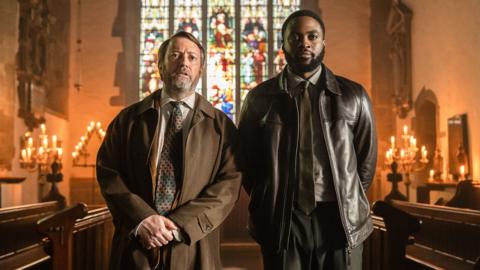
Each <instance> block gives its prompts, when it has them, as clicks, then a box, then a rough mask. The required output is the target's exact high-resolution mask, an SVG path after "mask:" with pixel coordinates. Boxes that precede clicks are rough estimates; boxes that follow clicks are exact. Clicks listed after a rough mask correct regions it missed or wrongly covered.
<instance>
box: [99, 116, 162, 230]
mask: <svg viewBox="0 0 480 270" xmlns="http://www.w3.org/2000/svg"><path fill="white" fill-rule="evenodd" d="M120 119H121V117H120V116H117V117H116V118H115V119H114V120H113V121H112V123H110V125H109V127H108V129H107V132H106V135H105V138H104V140H103V142H102V144H101V146H100V149H99V151H98V154H97V181H98V183H99V185H100V189H101V192H102V195H103V197H104V198H105V201H106V203H107V205H108V207H109V209H110V212H111V213H112V216H113V217H114V220H121V222H122V223H126V225H127V226H128V227H127V228H129V229H132V228H133V227H135V226H136V225H137V224H139V223H140V222H141V221H142V220H143V219H145V218H147V217H149V216H151V215H154V214H156V211H155V210H154V209H152V208H151V207H150V205H148V204H147V203H146V202H145V201H144V200H143V199H142V198H141V197H139V196H138V195H136V194H134V193H132V192H131V191H130V190H129V188H128V186H127V185H126V181H125V173H124V169H122V168H124V166H125V164H123V163H122V160H127V157H125V151H122V149H124V148H125V145H126V142H125V140H124V138H123V137H124V136H123V133H122V132H125V131H124V130H126V129H127V128H126V127H124V125H122V124H121V121H120ZM125 137H126V136H125Z"/></svg>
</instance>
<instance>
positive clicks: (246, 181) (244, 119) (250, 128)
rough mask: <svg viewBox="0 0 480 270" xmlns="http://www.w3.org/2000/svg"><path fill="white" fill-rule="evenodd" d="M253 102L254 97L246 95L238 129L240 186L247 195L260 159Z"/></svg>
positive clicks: (257, 122) (255, 176)
mask: <svg viewBox="0 0 480 270" xmlns="http://www.w3.org/2000/svg"><path fill="white" fill-rule="evenodd" d="M253 101H254V97H252V95H250V94H248V95H247V97H246V98H245V101H244V103H243V107H242V111H241V114H240V122H239V127H238V130H239V134H240V151H239V155H240V168H241V170H242V173H243V180H242V185H243V188H244V189H245V191H246V192H247V193H248V194H249V195H250V193H251V191H252V188H253V185H254V182H255V180H256V179H257V174H258V172H259V169H260V167H259V162H258V158H259V157H260V153H259V151H260V149H259V146H258V140H259V138H256V137H255V135H256V134H257V135H258V134H259V133H258V132H256V130H257V129H258V125H259V121H258V119H257V118H258V117H256V116H255V115H256V114H255V107H254V105H253Z"/></svg>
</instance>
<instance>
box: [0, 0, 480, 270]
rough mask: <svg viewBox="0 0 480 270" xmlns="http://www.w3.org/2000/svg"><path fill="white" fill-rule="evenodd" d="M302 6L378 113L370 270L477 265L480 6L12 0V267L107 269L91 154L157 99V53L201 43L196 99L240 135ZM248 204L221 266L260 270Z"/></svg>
mask: <svg viewBox="0 0 480 270" xmlns="http://www.w3.org/2000/svg"><path fill="white" fill-rule="evenodd" d="M301 8H304V9H311V10H314V11H316V12H317V13H319V14H321V16H322V18H323V20H324V22H325V27H326V33H325V40H326V55H325V60H324V63H325V65H327V66H328V67H329V68H331V69H332V70H334V71H335V72H336V74H338V75H341V76H345V77H347V78H350V79H352V80H354V81H356V82H359V83H360V84H362V85H363V86H364V87H365V89H366V90H367V92H368V94H369V96H370V98H371V100H372V104H373V109H374V112H375V117H376V119H375V121H376V128H377V134H378V162H377V168H376V173H375V177H374V180H373V182H372V185H371V186H370V188H369V190H368V194H367V196H368V198H369V201H370V205H371V207H372V212H371V213H372V219H373V224H374V232H373V233H372V234H371V236H370V237H369V238H368V239H367V240H366V241H365V243H364V249H363V269H480V241H478V239H480V136H479V137H477V135H478V134H480V125H478V126H477V124H478V123H480V108H479V107H477V106H479V103H480V96H479V90H478V89H477V87H480V53H479V44H480V31H479V30H478V29H479V27H480V16H479V14H480V1H477V0H457V1H448V0H441V1H438V0H422V1H417V0H237V1H235V0H208V1H207V0H177V1H173V0H171V1H170V0H104V1H95V0H75V1H73V0H72V1H71V0H55V1H54V0H2V1H0V48H1V50H0V237H1V238H2V241H0V269H107V268H108V257H109V251H110V245H111V237H112V234H113V224H112V217H111V215H110V213H109V210H108V208H107V207H106V205H105V201H104V199H103V198H102V195H101V193H100V188H99V186H98V183H97V181H96V174H95V158H96V154H97V151H98V149H99V146H100V144H101V142H102V139H103V137H104V136H105V132H106V130H107V126H108V124H109V123H110V122H111V121H112V119H113V118H114V117H115V115H117V113H118V112H120V110H122V109H123V108H125V107H126V106H128V105H131V104H133V103H135V102H138V101H140V100H142V99H143V98H145V97H146V96H148V95H149V94H151V93H152V92H153V91H155V90H156V89H159V88H161V86H162V82H161V80H160V77H159V75H158V70H157V67H156V57H157V56H156V53H157V51H158V47H159V46H160V44H161V43H162V42H163V41H164V40H165V39H166V38H168V36H170V35H172V34H174V33H175V32H177V31H180V30H184V31H187V32H190V33H192V34H193V35H194V36H195V37H197V38H198V39H199V40H200V42H201V43H202V44H203V46H204V47H205V48H206V56H207V57H206V61H207V62H206V65H205V72H203V74H202V77H201V80H200V82H199V84H198V85H197V89H196V91H197V92H198V93H200V94H202V95H203V96H204V97H205V98H206V99H207V100H208V101H210V102H211V103H212V104H213V105H214V106H215V107H216V108H218V109H220V110H222V111H223V112H224V113H225V114H226V115H227V116H228V117H230V118H231V119H232V120H233V121H234V123H235V124H238V121H239V114H240V109H241V107H242V104H243V100H244V98H245V96H246V94H247V93H248V91H249V90H250V89H252V88H253V87H255V86H256V85H257V84H259V83H260V82H262V81H265V80H266V79H268V78H271V77H273V76H275V75H276V74H278V73H279V72H280V71H281V70H282V69H283V68H284V66H285V63H286V62H285V58H284V55H283V52H282V50H281V42H282V41H281V36H280V30H281V25H282V23H283V21H284V19H285V18H286V17H287V16H288V14H290V13H291V12H293V11H294V10H297V9H301ZM477 102H479V103H477ZM475 134H477V135H475ZM248 201H249V198H248V196H247V195H246V193H245V192H244V191H243V190H242V192H241V194H240V198H239V200H238V202H237V203H236V206H235V208H234V210H233V211H232V213H231V214H230V216H229V217H228V218H227V220H226V221H225V222H224V223H223V224H222V226H221V227H220V228H219V230H220V231H221V239H220V241H221V256H222V263H223V266H224V269H230V270H234V269H262V266H261V264H262V262H261V255H260V249H259V246H258V245H257V244H256V243H255V242H254V240H253V239H252V238H251V237H250V236H249V235H248V232H247V229H246V227H247V224H248V209H247V207H248Z"/></svg>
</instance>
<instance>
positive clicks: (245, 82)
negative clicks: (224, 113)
mask: <svg viewBox="0 0 480 270" xmlns="http://www.w3.org/2000/svg"><path fill="white" fill-rule="evenodd" d="M241 10H242V12H241V14H242V19H241V29H242V30H241V31H242V33H241V38H242V42H241V46H240V53H241V66H240V86H241V99H242V101H243V99H244V98H245V96H246V94H247V92H248V90H250V89H252V88H253V87H255V86H257V84H259V83H261V82H263V81H265V80H266V79H267V78H268V71H267V67H268V62H267V57H268V56H267V50H268V47H267V39H268V36H267V1H266V0H258V1H257V0H245V1H243V2H242V3H241Z"/></svg>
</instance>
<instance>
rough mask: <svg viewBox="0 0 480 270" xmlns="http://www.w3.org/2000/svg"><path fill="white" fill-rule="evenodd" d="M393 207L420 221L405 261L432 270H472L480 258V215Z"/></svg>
mask: <svg viewBox="0 0 480 270" xmlns="http://www.w3.org/2000/svg"><path fill="white" fill-rule="evenodd" d="M393 205H394V206H395V207H397V208H399V209H402V210H403V211H405V212H407V213H409V214H411V215H413V216H415V217H417V218H418V219H420V220H422V226H421V230H420V231H419V232H418V233H416V234H415V243H414V245H411V246H408V247H407V258H409V259H411V260H414V261H416V262H418V263H420V264H424V265H429V266H431V267H432V268H439V269H442V268H444V269H459V270H461V269H473V267H474V265H475V264H476V262H477V261H478V258H479V257H480V241H479V239H480V211H476V210H469V209H461V208H453V207H445V206H437V205H429V204H421V203H409V202H400V201H394V202H393ZM477 264H478V263H477Z"/></svg>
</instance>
